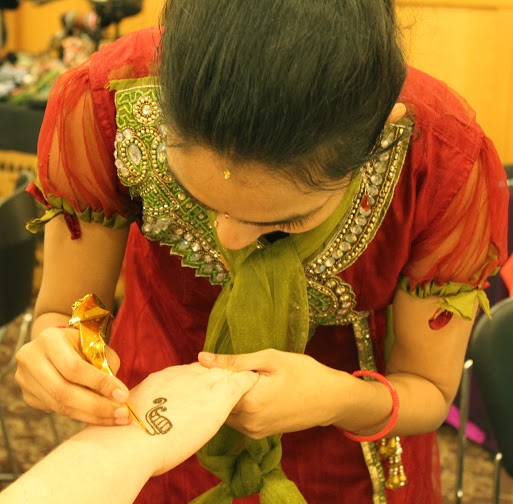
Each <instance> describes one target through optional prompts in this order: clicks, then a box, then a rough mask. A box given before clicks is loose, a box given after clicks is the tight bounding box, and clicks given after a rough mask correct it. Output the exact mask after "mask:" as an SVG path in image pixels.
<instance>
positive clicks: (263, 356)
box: [198, 350, 277, 372]
mask: <svg viewBox="0 0 513 504" xmlns="http://www.w3.org/2000/svg"><path fill="white" fill-rule="evenodd" d="M276 353H277V352H276V351H275V350H262V351H260V352H254V353H248V354H239V355H223V354H213V353H209V352H200V353H199V354H198V361H199V363H200V364H201V365H202V366H205V367H207V368H216V367H220V368H223V369H229V370H231V371H260V372H265V371H266V370H268V369H270V368H271V367H270V364H271V362H272V359H273V356H274V355H275V354H276Z"/></svg>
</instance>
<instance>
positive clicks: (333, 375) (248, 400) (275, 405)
mask: <svg viewBox="0 0 513 504" xmlns="http://www.w3.org/2000/svg"><path fill="white" fill-rule="evenodd" d="M199 362H200V363H201V364H202V365H203V366H205V367H208V368H213V367H219V368H225V369H230V370H233V371H243V370H253V371H257V372H258V373H259V375H260V378H259V380H258V383H257V384H256V385H255V386H254V387H253V388H252V389H251V390H250V391H249V392H248V393H247V394H246V395H245V396H244V397H243V398H242V399H241V401H239V403H238V404H237V406H236V407H235V408H234V410H233V411H232V414H231V415H230V416H229V417H228V421H227V424H228V425H230V426H231V427H233V428H235V429H237V430H239V431H240V432H242V433H243V434H246V435H247V436H249V437H252V438H255V439H260V438H263V437H265V436H270V435H273V434H278V433H284V432H294V431H298V430H304V429H307V428H310V427H314V426H318V425H330V424H331V423H333V422H334V420H335V418H336V413H337V411H336V403H337V401H336V400H334V399H335V398H334V396H333V394H336V393H337V392H336V390H338V389H340V388H341V386H343V384H344V380H345V379H346V378H347V377H349V379H350V376H349V375H347V374H346V373H343V372H341V371H337V370H334V369H331V368H329V367H327V366H324V365H323V364H321V363H319V362H317V361H316V360H315V359H313V358H311V357H309V356H307V355H301V354H295V353H288V352H280V351H277V350H263V351H260V352H255V353H251V354H241V355H213V354H209V353H205V352H201V353H200V354H199Z"/></svg>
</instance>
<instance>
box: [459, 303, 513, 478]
mask: <svg viewBox="0 0 513 504" xmlns="http://www.w3.org/2000/svg"><path fill="white" fill-rule="evenodd" d="M491 315H492V318H491V319H488V318H487V317H486V316H482V317H481V318H480V319H479V321H478V322H477V324H476V325H475V327H474V330H473V331H472V337H471V341H470V347H469V354H470V357H471V358H472V360H473V361H474V376H475V378H476V380H477V384H478V386H479V389H480V391H481V396H482V399H483V403H484V405H485V408H486V412H487V414H488V417H489V419H490V423H491V425H492V429H493V432H494V434H495V437H496V439H497V444H498V446H499V450H500V451H501V452H502V455H503V465H504V468H505V469H506V471H507V472H508V474H510V475H511V476H513V298H507V299H504V300H502V301H500V302H499V303H497V304H496V305H494V306H493V307H492V310H491Z"/></svg>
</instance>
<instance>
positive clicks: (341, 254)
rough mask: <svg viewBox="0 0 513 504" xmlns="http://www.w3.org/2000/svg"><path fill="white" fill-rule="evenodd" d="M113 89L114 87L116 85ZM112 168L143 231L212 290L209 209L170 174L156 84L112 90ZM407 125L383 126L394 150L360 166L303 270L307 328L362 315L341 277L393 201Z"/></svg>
mask: <svg viewBox="0 0 513 504" xmlns="http://www.w3.org/2000/svg"><path fill="white" fill-rule="evenodd" d="M114 87H115V85H114ZM115 100H116V111H117V115H116V121H117V127H118V132H117V134H116V145H115V158H116V160H115V164H116V168H117V173H118V177H119V179H120V181H121V182H122V183H123V184H124V185H125V186H127V187H128V188H129V190H130V194H131V196H132V197H133V198H136V197H137V198H140V199H141V200H142V207H143V212H142V219H143V224H142V227H141V230H142V232H143V234H144V235H145V236H146V237H147V238H148V239H150V240H154V241H159V242H160V243H161V244H162V245H167V246H169V247H170V253H171V254H175V255H179V256H180V257H181V258H182V265H184V266H188V267H192V268H195V269H196V275H197V276H203V277H207V278H208V279H209V280H210V282H211V283H212V284H221V285H222V284H224V283H225V282H226V281H227V280H228V278H229V273H228V271H227V270H226V268H225V266H224V264H223V262H222V259H221V256H220V254H219V252H218V251H217V249H216V244H215V240H214V234H213V231H212V227H211V225H210V222H209V219H208V216H207V211H206V209H205V208H204V207H203V206H202V205H200V204H199V203H198V202H197V201H195V200H194V199H192V198H191V197H190V196H189V195H188V194H187V193H186V192H184V191H183V189H182V188H181V187H180V186H179V185H178V184H177V183H176V181H175V180H174V179H173V177H172V176H171V175H170V173H169V171H168V169H167V157H166V143H165V137H166V132H165V127H164V126H163V124H162V122H163V119H162V115H161V113H160V109H159V106H158V103H157V86H156V85H155V84H147V85H144V84H143V85H133V86H132V87H130V86H129V87H128V88H127V89H119V90H118V91H117V92H116V96H115ZM410 128H411V125H410V123H409V121H403V122H399V123H398V124H394V125H390V126H387V127H386V128H385V130H384V132H383V135H382V139H381V146H382V147H385V146H389V145H390V144H391V143H392V142H394V141H397V143H396V145H395V146H394V147H393V148H392V149H390V150H389V151H387V152H386V153H385V154H383V155H382V156H381V158H379V159H377V160H375V161H373V162H369V163H367V164H366V165H365V166H364V167H363V168H362V170H363V174H362V183H361V187H360V189H359V192H358V195H357V197H356V198H355V199H354V201H353V202H352V205H351V208H350V210H349V212H348V214H347V216H346V218H345V219H343V220H342V221H341V223H340V225H339V226H338V228H337V230H336V231H335V232H334V234H333V237H332V239H331V240H330V242H329V243H328V245H327V247H326V248H325V249H324V250H322V251H321V252H320V253H319V254H317V255H316V256H314V257H312V258H310V259H309V260H308V261H307V262H306V264H305V274H306V277H307V283H308V297H309V305H310V319H311V323H312V325H347V324H351V323H353V322H355V321H358V320H361V319H362V318H364V317H366V316H367V313H361V312H356V311H355V306H356V297H355V294H354V292H353V290H352V288H351V286H350V285H349V284H347V283H345V282H344V281H343V280H342V279H341V278H340V277H339V276H338V275H339V274H340V273H341V272H342V271H343V270H345V269H346V268H348V267H349V266H350V265H351V264H353V263H354V262H355V261H356V260H357V259H358V257H360V255H361V254H362V253H363V252H364V251H365V249H366V247H367V245H368V244H369V243H370V241H371V240H372V239H373V237H374V236H375V234H376V232H377V230H378V228H379V226H380V224H381V222H382V221H383V218H384V216H385V213H386V211H387V209H388V207H389V205H390V202H391V200H392V196H393V191H394V188H395V185H396V184H397V181H398V179H399V175H400V172H401V168H402V165H403V163H404V158H405V155H406V151H407V148H408V138H409V136H408V135H403V133H404V132H405V130H409V129H410Z"/></svg>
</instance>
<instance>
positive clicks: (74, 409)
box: [17, 361, 129, 425]
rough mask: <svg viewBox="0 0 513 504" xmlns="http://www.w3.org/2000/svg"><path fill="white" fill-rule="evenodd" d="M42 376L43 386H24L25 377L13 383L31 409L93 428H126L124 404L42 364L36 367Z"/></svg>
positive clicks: (36, 384)
mask: <svg viewBox="0 0 513 504" xmlns="http://www.w3.org/2000/svg"><path fill="white" fill-rule="evenodd" d="M39 369H40V372H42V373H43V374H44V376H45V380H44V387H43V385H42V384H41V383H40V382H38V381H32V383H31V385H30V387H27V386H26V385H25V383H24V381H25V380H26V379H27V378H26V376H22V377H18V378H17V381H18V383H19V384H20V386H21V388H22V390H23V398H24V400H25V402H26V403H27V404H28V405H29V406H32V407H34V408H38V409H43V410H45V411H55V412H56V413H59V414H61V415H64V416H67V417H69V418H73V419H75V420H79V421H81V422H86V423H91V424H96V425H126V424H127V423H129V422H128V409H127V407H126V405H122V404H119V403H117V402H114V401H111V400H109V399H107V398H105V397H103V396H101V395H99V394H97V393H96V392H93V391H91V390H89V389H88V388H85V387H83V386H80V385H75V384H73V383H70V382H68V381H67V380H65V379H64V377H63V376H61V375H60V374H59V373H58V372H57V371H56V370H55V368H54V367H53V366H51V364H50V363H49V362H48V361H46V363H44V364H42V366H41V367H40V368H39Z"/></svg>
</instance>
